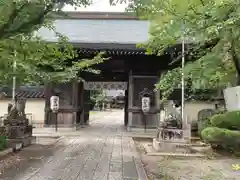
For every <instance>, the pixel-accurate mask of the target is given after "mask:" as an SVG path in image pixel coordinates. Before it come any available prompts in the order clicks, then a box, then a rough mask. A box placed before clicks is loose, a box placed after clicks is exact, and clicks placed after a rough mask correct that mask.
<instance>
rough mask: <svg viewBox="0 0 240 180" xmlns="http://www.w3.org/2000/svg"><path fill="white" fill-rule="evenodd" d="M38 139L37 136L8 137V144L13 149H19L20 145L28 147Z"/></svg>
mask: <svg viewBox="0 0 240 180" xmlns="http://www.w3.org/2000/svg"><path fill="white" fill-rule="evenodd" d="M34 141H36V137H33V136H31V137H22V138H17V139H8V146H9V147H11V148H13V149H18V147H20V148H22V147H27V146H29V145H31V144H33V143H34Z"/></svg>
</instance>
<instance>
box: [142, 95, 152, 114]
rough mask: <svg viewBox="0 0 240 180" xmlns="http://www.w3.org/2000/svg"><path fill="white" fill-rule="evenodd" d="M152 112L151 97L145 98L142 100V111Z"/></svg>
mask: <svg viewBox="0 0 240 180" xmlns="http://www.w3.org/2000/svg"><path fill="white" fill-rule="evenodd" d="M149 110H150V98H149V97H143V98H142V111H143V112H148V111H149Z"/></svg>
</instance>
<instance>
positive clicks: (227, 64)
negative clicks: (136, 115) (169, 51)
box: [130, 0, 240, 96]
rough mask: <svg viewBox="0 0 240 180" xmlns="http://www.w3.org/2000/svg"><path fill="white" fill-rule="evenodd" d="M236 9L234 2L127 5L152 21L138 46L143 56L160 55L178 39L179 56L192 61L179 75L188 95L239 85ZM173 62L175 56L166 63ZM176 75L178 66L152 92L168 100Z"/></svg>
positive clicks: (135, 1)
mask: <svg viewBox="0 0 240 180" xmlns="http://www.w3.org/2000/svg"><path fill="white" fill-rule="evenodd" d="M239 5H240V1H239V0H182V1H179V0H149V1H145V0H130V9H132V10H134V11H136V12H137V13H138V14H139V15H141V16H142V18H146V19H150V20H152V24H151V29H150V34H151V38H150V40H149V41H148V42H147V44H145V45H143V46H144V47H145V48H146V49H147V50H148V53H157V54H159V55H161V54H162V53H163V52H164V50H165V49H166V48H167V47H169V46H173V45H175V44H179V43H181V37H182V35H183V34H184V37H185V41H186V43H187V44H188V45H187V46H186V54H185V55H186V58H187V59H188V60H192V61H191V62H189V63H187V64H186V66H185V68H184V73H185V77H186V80H190V81H191V82H192V83H191V89H192V90H196V89H199V88H223V87H226V86H229V85H236V84H240V78H239V75H240V57H239V56H238V54H239V50H240V43H239V39H240V30H239V25H240V24H239V23H240V16H239V14H240V8H239V7H240V6H239ZM183 25H184V28H182V26H183ZM179 61H181V54H179V56H178V57H177V58H175V59H174V61H173V62H172V64H174V63H176V64H180V63H179ZM180 73H181V68H180V67H177V68H176V69H174V70H170V71H168V72H167V73H166V74H165V75H164V76H163V78H162V79H161V80H160V82H159V84H158V85H157V88H160V89H161V90H162V91H163V92H165V96H168V95H169V93H171V91H172V90H173V87H176V85H179V83H180V79H181V78H180V77H181V76H180ZM236 74H237V75H238V78H236Z"/></svg>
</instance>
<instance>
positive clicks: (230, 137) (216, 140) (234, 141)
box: [201, 127, 240, 152]
mask: <svg viewBox="0 0 240 180" xmlns="http://www.w3.org/2000/svg"><path fill="white" fill-rule="evenodd" d="M201 136H202V138H203V140H204V141H205V142H207V143H209V144H211V145H212V146H216V145H218V146H221V147H222V148H224V149H226V150H228V151H234V152H235V151H239V150H240V131H232V130H228V129H224V128H218V127H207V128H205V129H204V130H203V131H202V132H201Z"/></svg>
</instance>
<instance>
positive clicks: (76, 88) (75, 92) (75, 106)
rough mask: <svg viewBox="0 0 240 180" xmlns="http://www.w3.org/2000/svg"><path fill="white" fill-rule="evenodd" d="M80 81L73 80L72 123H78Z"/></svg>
mask: <svg viewBox="0 0 240 180" xmlns="http://www.w3.org/2000/svg"><path fill="white" fill-rule="evenodd" d="M78 92H79V82H78V81H77V80H73V82H72V125H76V123H77V116H78V115H77V114H78V111H79V106H78V104H79V102H78V99H79V98H78V96H79V93H78Z"/></svg>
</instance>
